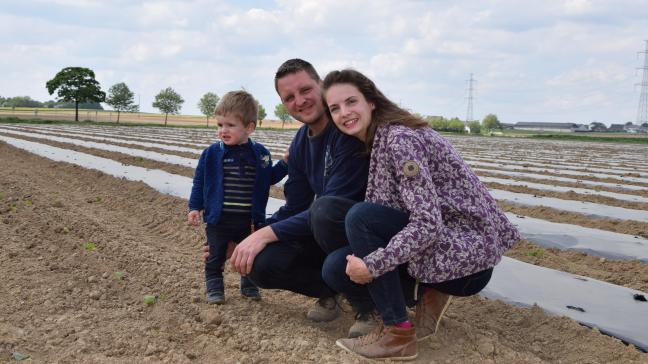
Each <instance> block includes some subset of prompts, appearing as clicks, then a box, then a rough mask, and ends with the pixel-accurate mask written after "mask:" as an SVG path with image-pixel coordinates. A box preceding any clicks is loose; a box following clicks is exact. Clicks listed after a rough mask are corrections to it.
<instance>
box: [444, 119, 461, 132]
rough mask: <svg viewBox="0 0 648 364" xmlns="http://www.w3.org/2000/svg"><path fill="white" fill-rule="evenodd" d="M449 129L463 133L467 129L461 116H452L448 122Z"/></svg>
mask: <svg viewBox="0 0 648 364" xmlns="http://www.w3.org/2000/svg"><path fill="white" fill-rule="evenodd" d="M448 131H451V132H454V133H463V132H464V131H465V124H464V122H463V121H461V120H459V118H456V117H455V118H452V119H450V121H449V122H448Z"/></svg>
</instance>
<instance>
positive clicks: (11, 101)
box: [0, 96, 43, 107]
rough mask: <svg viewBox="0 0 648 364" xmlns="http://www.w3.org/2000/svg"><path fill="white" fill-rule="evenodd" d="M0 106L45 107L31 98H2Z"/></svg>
mask: <svg viewBox="0 0 648 364" xmlns="http://www.w3.org/2000/svg"><path fill="white" fill-rule="evenodd" d="M0 106H5V107H43V103H42V102H40V101H36V100H34V99H32V98H31V97H29V96H14V97H8V98H6V99H5V98H1V97H0Z"/></svg>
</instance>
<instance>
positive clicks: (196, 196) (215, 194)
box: [189, 139, 288, 225]
mask: <svg viewBox="0 0 648 364" xmlns="http://www.w3.org/2000/svg"><path fill="white" fill-rule="evenodd" d="M248 143H249V145H250V147H251V148H252V151H253V152H254V156H255V158H256V176H255V178H254V191H253V193H252V211H251V212H252V223H254V224H255V225H256V224H258V223H265V221H266V218H265V209H266V205H267V204H268V195H269V191H270V186H271V185H273V184H275V183H277V182H279V181H280V180H281V179H282V178H284V177H285V176H286V174H287V172H288V167H287V166H286V163H285V162H284V161H283V160H280V161H279V162H278V163H277V164H276V165H274V166H273V165H272V158H271V157H270V152H268V150H267V149H266V148H265V147H264V146H263V145H261V144H260V143H256V142H254V141H253V140H252V139H248ZM224 154H225V144H224V143H223V142H222V141H221V142H217V143H214V144H212V145H210V146H209V147H207V149H205V150H204V151H203V152H202V155H201V156H200V159H199V160H198V166H197V167H196V172H195V173H194V178H193V186H192V188H191V197H190V198H189V211H191V210H199V211H200V210H204V212H203V220H204V221H205V223H207V224H217V223H218V221H219V219H220V217H221V212H222V210H223V200H224V194H225V193H224V191H223V155H224Z"/></svg>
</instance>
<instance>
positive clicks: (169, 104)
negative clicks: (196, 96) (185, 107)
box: [153, 87, 184, 126]
mask: <svg viewBox="0 0 648 364" xmlns="http://www.w3.org/2000/svg"><path fill="white" fill-rule="evenodd" d="M183 103H184V99H183V98H182V96H180V94H179V93H177V92H175V90H174V89H172V88H171V87H167V88H165V89H164V90H162V91H160V93H159V94H157V95H155V101H153V107H154V108H157V109H160V111H162V112H163V113H164V126H166V125H167V118H168V117H169V114H177V113H178V112H179V111H180V109H181V108H182V104H183Z"/></svg>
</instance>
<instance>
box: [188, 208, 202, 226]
mask: <svg viewBox="0 0 648 364" xmlns="http://www.w3.org/2000/svg"><path fill="white" fill-rule="evenodd" d="M187 224H189V225H191V226H200V211H198V210H191V211H189V213H188V214H187Z"/></svg>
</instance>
